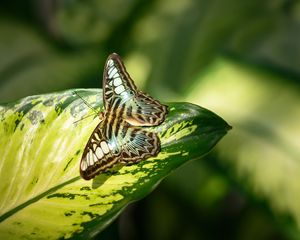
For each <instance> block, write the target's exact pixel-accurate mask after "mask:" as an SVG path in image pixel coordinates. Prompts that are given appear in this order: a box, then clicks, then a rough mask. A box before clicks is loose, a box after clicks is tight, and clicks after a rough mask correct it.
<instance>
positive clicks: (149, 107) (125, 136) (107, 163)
mask: <svg viewBox="0 0 300 240" xmlns="http://www.w3.org/2000/svg"><path fill="white" fill-rule="evenodd" d="M103 104H104V111H103V112H102V113H101V122H100V123H99V124H98V125H97V127H96V128H95V130H94V131H93V133H92V135H91V136H90V138H89V140H88V142H87V144H86V146H85V148H84V151H83V154H82V158H81V161H80V175H81V177H82V178H83V179H85V180H89V179H92V178H94V177H95V176H96V175H98V174H100V173H102V172H105V171H106V170H107V169H108V168H110V167H112V166H114V165H115V164H117V163H125V164H133V163H137V162H139V161H141V160H143V159H146V158H149V157H152V156H156V155H157V154H158V152H159V151H160V140H159V138H158V136H157V134H156V133H154V132H150V131H146V130H145V128H143V127H145V126H156V125H159V124H161V123H162V122H163V121H164V120H165V117H166V114H167V111H168V109H167V106H165V105H163V104H161V103H160V102H159V101H157V100H155V99H153V98H152V97H150V96H149V95H147V94H145V93H143V92H141V91H139V90H138V89H137V87H136V86H135V84H134V82H133V80H132V79H131V77H130V76H129V74H128V72H127V71H126V68H125V66H124V63H123V62H122V59H121V58H120V56H119V55H117V54H116V53H113V54H111V55H109V56H108V58H107V60H106V63H105V66H104V72H103Z"/></svg>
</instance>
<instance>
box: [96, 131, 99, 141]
mask: <svg viewBox="0 0 300 240" xmlns="http://www.w3.org/2000/svg"><path fill="white" fill-rule="evenodd" d="M95 138H96V139H97V140H98V141H100V137H99V135H98V133H95Z"/></svg>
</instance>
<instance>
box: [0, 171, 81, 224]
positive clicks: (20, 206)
mask: <svg viewBox="0 0 300 240" xmlns="http://www.w3.org/2000/svg"><path fill="white" fill-rule="evenodd" d="M78 180H80V176H77V177H74V178H72V179H70V180H68V181H66V182H63V183H61V184H59V185H57V186H54V187H52V188H50V189H49V190H47V191H45V192H43V193H41V194H39V195H37V196H36V197H34V198H31V199H29V200H27V201H26V202H24V203H22V204H20V205H19V206H17V207H15V208H13V209H11V210H9V211H8V212H6V213H4V214H2V215H1V216H0V223H1V222H3V221H5V220H6V219H7V218H9V217H10V216H12V215H14V214H15V213H17V212H19V211H20V210H22V209H23V208H25V207H27V206H28V205H30V204H33V203H35V202H37V201H38V200H40V199H42V198H43V197H45V196H47V195H49V194H51V193H53V192H55V191H57V190H58V189H60V188H62V187H64V186H66V185H68V184H71V183H74V182H76V181H78Z"/></svg>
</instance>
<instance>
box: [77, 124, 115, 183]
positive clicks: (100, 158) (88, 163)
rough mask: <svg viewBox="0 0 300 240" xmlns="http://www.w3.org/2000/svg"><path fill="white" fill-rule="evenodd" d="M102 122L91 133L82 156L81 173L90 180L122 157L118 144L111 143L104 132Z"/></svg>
mask: <svg viewBox="0 0 300 240" xmlns="http://www.w3.org/2000/svg"><path fill="white" fill-rule="evenodd" d="M102 129H103V123H102V122H101V123H100V124H99V125H98V126H97V127H96V128H95V130H94V132H93V134H92V135H91V137H90V139H89V141H88V143H87V145H86V147H85V149H84V152H83V155H82V158H81V162H80V175H81V176H82V178H84V179H85V180H89V179H91V178H93V177H94V176H96V175H98V174H99V173H101V172H104V171H105V170H106V169H107V168H110V167H111V166H113V165H114V164H115V163H116V162H118V160H119V158H120V152H119V149H117V145H113V144H111V143H110V142H109V141H108V140H107V139H106V137H105V136H104V135H103V132H102Z"/></svg>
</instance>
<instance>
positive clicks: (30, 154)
mask: <svg viewBox="0 0 300 240" xmlns="http://www.w3.org/2000/svg"><path fill="white" fill-rule="evenodd" d="M76 91H77V92H78V93H79V94H80V95H81V96H82V97H83V98H85V100H86V101H87V102H89V103H90V104H91V106H93V107H94V108H95V109H97V110H100V109H101V107H102V99H101V96H102V94H101V93H102V92H101V91H99V90H98V89H97V90H83V89H80V90H76ZM168 106H169V113H168V115H167V118H166V120H165V122H164V123H163V124H161V125H160V126H157V127H154V128H151V129H149V130H151V131H155V132H157V133H158V134H159V136H160V139H161V144H162V148H161V152H160V153H159V154H158V156H157V157H154V158H150V159H147V160H145V161H141V162H140V163H138V164H135V165H131V166H124V165H116V166H115V167H114V168H112V169H110V170H109V171H108V172H106V173H103V174H100V175H99V176H97V177H96V178H95V179H93V180H91V181H85V180H83V179H81V178H80V177H79V162H80V158H81V154H82V152H83V149H84V147H85V144H86V142H87V140H88V138H89V137H90V134H91V133H92V131H93V129H94V128H95V127H96V125H97V124H98V122H99V119H98V117H97V116H94V117H89V118H84V117H86V116H88V115H89V114H91V113H92V110H91V109H89V108H88V107H87V106H86V105H85V104H84V103H83V101H82V100H81V99H80V98H78V97H77V96H75V95H73V90H69V91H65V92H59V93H52V94H47V95H38V96H31V97H27V98H24V99H22V100H20V101H18V102H15V103H10V104H6V105H2V106H1V107H0V119H1V122H0V135H1V139H0V156H1V163H0V164H1V168H0V176H1V186H0V191H1V196H0V204H1V217H0V219H1V223H0V238H1V239H28V238H30V239H35V238H39V239H58V238H71V237H76V238H79V239H87V238H91V237H93V236H95V235H96V234H97V233H99V232H100V231H101V230H102V229H104V228H105V227H106V226H107V225H108V224H109V223H110V222H111V221H112V220H113V219H114V218H116V217H117V216H118V214H119V213H120V212H121V211H122V209H123V208H124V207H125V206H126V205H128V204H129V203H130V202H132V201H135V200H138V199H140V198H142V197H144V196H145V195H147V194H149V193H150V192H151V191H152V190H153V189H154V188H155V187H156V186H157V184H158V183H159V182H160V181H161V180H162V179H163V178H164V177H165V176H166V175H167V174H169V173H170V172H171V171H172V170H174V169H175V168H177V167H179V166H180V165H182V164H183V163H185V162H187V161H188V160H192V159H198V158H200V157H201V156H203V154H205V153H207V152H208V151H209V150H210V149H211V148H212V147H213V146H214V145H215V144H216V143H217V142H218V141H219V140H220V139H221V138H222V137H223V136H224V135H225V134H226V132H227V131H228V130H229V129H230V126H229V125H228V124H227V123H226V122H225V121H224V120H223V119H221V118H220V117H218V116H217V115H215V114H214V113H212V112H210V111H208V110H206V109H203V108H201V107H199V106H197V105H193V104H190V103H170V104H168ZM82 118H84V119H82ZM80 119H82V120H80ZM78 120H80V121H78ZM187 184H188V183H187Z"/></svg>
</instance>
